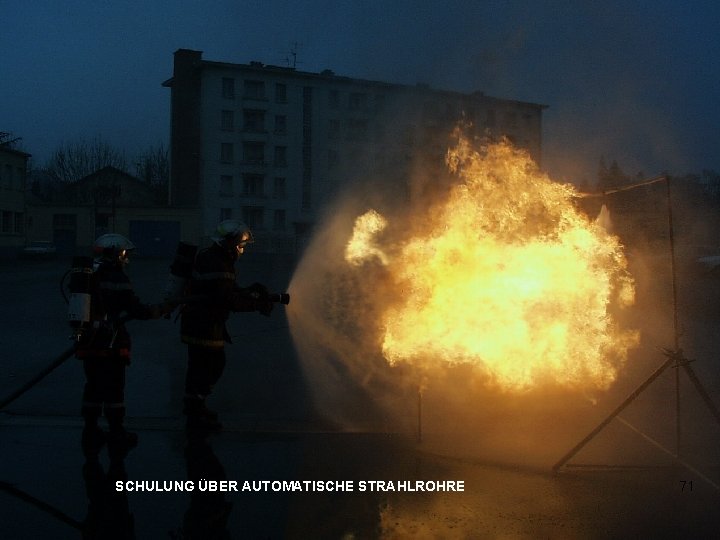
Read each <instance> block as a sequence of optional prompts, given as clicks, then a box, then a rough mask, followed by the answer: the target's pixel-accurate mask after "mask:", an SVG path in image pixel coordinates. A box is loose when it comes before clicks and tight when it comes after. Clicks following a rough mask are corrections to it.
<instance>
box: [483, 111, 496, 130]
mask: <svg viewBox="0 0 720 540" xmlns="http://www.w3.org/2000/svg"><path fill="white" fill-rule="evenodd" d="M485 124H486V125H487V127H495V109H488V110H487V116H486V120H485Z"/></svg>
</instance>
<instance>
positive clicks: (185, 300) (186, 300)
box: [0, 293, 290, 411]
mask: <svg viewBox="0 0 720 540" xmlns="http://www.w3.org/2000/svg"><path fill="white" fill-rule="evenodd" d="M266 298H267V300H268V301H269V302H273V303H279V304H283V305H287V304H289V303H290V295H289V294H288V293H269V294H268V295H267V297H266ZM207 301H208V297H207V296H204V295H194V296H185V297H182V298H177V299H175V300H174V301H171V302H168V304H171V305H176V306H177V305H182V304H193V303H200V302H207ZM130 320H132V318H131V317H129V316H123V317H120V318H119V319H118V320H117V321H116V324H124V323H126V322H128V321H130ZM74 354H75V345H74V344H73V345H72V346H71V347H69V348H68V349H67V350H66V351H64V352H63V353H61V354H60V355H59V356H58V357H57V358H55V360H53V361H52V362H51V363H50V364H48V365H47V366H46V367H45V368H44V369H42V370H41V371H39V372H38V373H37V374H36V375H35V376H34V377H32V378H31V379H30V380H29V381H27V382H26V383H25V384H23V385H22V386H21V387H20V388H18V389H17V390H15V391H14V392H12V393H11V394H9V395H8V396H6V397H5V398H3V399H2V401H0V411H1V410H3V409H4V408H5V407H7V406H8V405H10V403H12V402H13V401H15V400H16V399H18V398H19V397H20V396H22V395H23V394H24V393H25V392H27V391H28V390H30V389H31V388H32V387H33V386H35V385H36V384H37V383H39V382H40V381H41V380H43V379H44V378H45V377H46V376H47V375H49V374H50V373H51V372H52V371H53V370H55V369H56V368H58V367H59V366H61V365H62V364H63V363H64V362H65V361H66V360H67V359H68V358H70V357H71V356H73V355H74Z"/></svg>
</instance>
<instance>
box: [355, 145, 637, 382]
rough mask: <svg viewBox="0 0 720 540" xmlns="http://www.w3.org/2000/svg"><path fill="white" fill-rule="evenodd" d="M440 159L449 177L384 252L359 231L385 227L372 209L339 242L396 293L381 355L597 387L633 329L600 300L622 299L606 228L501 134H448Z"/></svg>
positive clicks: (620, 357) (616, 246)
mask: <svg viewBox="0 0 720 540" xmlns="http://www.w3.org/2000/svg"><path fill="white" fill-rule="evenodd" d="M447 164H448V167H449V168H450V170H451V172H453V173H454V174H455V175H456V177H457V183H456V184H455V185H454V186H453V187H452V188H451V190H450V192H449V196H448V198H447V200H446V201H444V202H443V203H442V204H440V205H438V206H437V207H436V208H433V209H430V210H429V211H427V213H426V214H425V215H422V216H416V221H422V222H423V223H424V224H426V226H425V227H424V228H423V230H422V231H421V232H419V233H416V234H414V235H412V236H409V237H408V238H405V239H403V240H402V241H401V242H400V243H399V245H398V246H395V247H396V249H395V250H394V251H393V258H392V259H391V260H390V259H388V257H387V256H386V255H385V254H384V253H383V252H382V250H381V249H380V248H378V247H377V246H376V245H374V244H373V242H372V241H371V239H372V235H373V234H374V233H375V232H377V231H378V230H381V229H382V227H384V226H385V222H384V220H383V219H382V216H380V215H379V214H377V213H374V212H372V213H366V214H364V215H363V216H360V218H358V221H357V222H356V226H355V231H354V233H353V239H351V241H350V242H349V243H348V249H347V252H346V260H347V261H349V262H351V263H352V264H356V265H357V264H361V262H362V261H363V260H365V259H364V257H367V256H376V257H379V258H380V259H381V260H382V261H383V262H384V264H387V268H386V271H387V272H388V278H389V280H390V281H391V283H392V284H393V290H395V291H397V292H398V298H396V299H395V300H394V301H388V303H387V305H385V306H383V307H382V308H383V309H382V313H383V314H382V317H381V325H380V326H381V329H382V334H383V335H382V336H381V339H380V341H381V343H382V353H383V356H384V357H385V358H386V359H387V361H388V362H389V363H390V364H391V365H396V364H400V363H408V364H412V365H415V366H418V367H420V368H423V367H430V366H433V365H440V364H457V363H469V364H472V365H474V366H476V367H477V368H478V369H479V370H480V371H482V372H483V373H484V374H485V375H487V376H488V377H489V378H490V380H492V381H494V382H495V383H496V384H497V385H499V386H500V387H501V388H504V389H507V390H525V389H530V388H532V387H535V386H537V385H541V384H556V385H562V386H566V387H572V388H593V389H605V388H607V387H608V386H609V385H610V384H611V383H612V382H613V381H614V380H615V379H616V377H617V371H618V368H619V366H620V365H621V364H622V363H623V362H624V360H625V359H626V356H627V351H628V349H629V348H630V347H632V346H634V345H635V344H636V343H637V340H638V335H637V334H636V333H635V332H631V331H622V330H620V329H619V328H618V325H617V323H616V322H615V321H614V320H613V317H612V316H611V312H610V310H609V307H610V305H611V302H612V303H615V305H618V306H628V305H630V304H632V303H633V301H634V284H633V280H632V278H631V276H630V275H629V273H628V271H627V265H626V260H625V257H624V255H623V252H622V246H621V245H620V243H619V241H618V239H617V237H615V236H612V235H610V234H609V233H608V232H607V231H606V230H605V229H604V228H603V227H602V226H601V225H600V224H598V223H596V222H593V221H591V220H589V219H588V218H587V217H585V216H584V215H583V214H582V213H580V212H579V211H578V210H577V209H576V208H575V206H574V205H573V198H574V196H575V191H574V189H573V188H572V187H571V186H569V185H561V184H558V183H555V182H553V181H552V180H551V179H550V178H549V177H547V175H545V174H543V173H541V172H540V171H539V169H538V168H537V166H536V165H535V164H534V162H533V161H532V160H531V158H530V157H529V156H528V155H527V154H526V153H525V152H523V151H520V150H517V149H515V148H513V147H512V146H511V145H510V144H509V143H507V142H502V143H496V144H491V145H487V146H485V147H483V148H481V149H480V150H479V151H477V150H475V149H473V148H472V147H471V146H470V143H469V142H468V141H467V140H466V139H464V138H460V142H459V144H458V146H457V147H456V148H454V149H451V150H449V151H448V155H447ZM379 223H382V225H378V224H379ZM360 231H362V232H360ZM359 239H360V240H359ZM351 245H352V248H351ZM348 254H352V255H351V256H349V255H348Z"/></svg>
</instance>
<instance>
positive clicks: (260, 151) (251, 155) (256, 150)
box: [243, 142, 265, 164]
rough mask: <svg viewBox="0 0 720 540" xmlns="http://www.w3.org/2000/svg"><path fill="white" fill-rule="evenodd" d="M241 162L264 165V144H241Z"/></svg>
mask: <svg viewBox="0 0 720 540" xmlns="http://www.w3.org/2000/svg"><path fill="white" fill-rule="evenodd" d="M243 161H244V162H245V163H253V164H263V163H265V143H261V142H245V143H243Z"/></svg>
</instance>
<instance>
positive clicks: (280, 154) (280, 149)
mask: <svg viewBox="0 0 720 540" xmlns="http://www.w3.org/2000/svg"><path fill="white" fill-rule="evenodd" d="M274 163H275V166H276V167H287V146H276V147H275V161H274Z"/></svg>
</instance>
